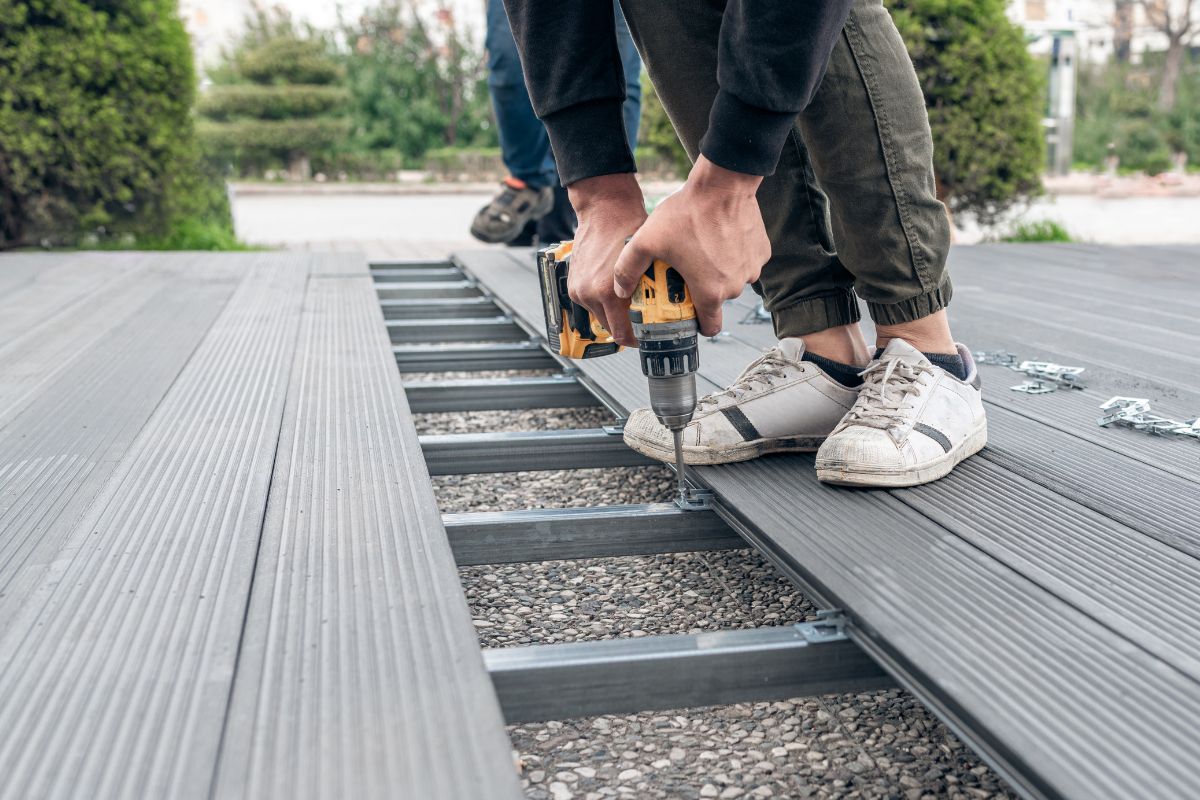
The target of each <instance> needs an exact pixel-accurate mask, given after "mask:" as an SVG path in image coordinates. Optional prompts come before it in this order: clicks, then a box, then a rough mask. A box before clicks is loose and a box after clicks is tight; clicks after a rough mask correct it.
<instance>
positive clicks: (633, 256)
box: [613, 235, 652, 299]
mask: <svg viewBox="0 0 1200 800" xmlns="http://www.w3.org/2000/svg"><path fill="white" fill-rule="evenodd" d="M651 260H652V258H651V256H650V254H649V252H648V251H647V250H646V248H645V247H643V246H642V245H641V244H640V243H639V242H638V237H637V236H636V235H635V236H634V237H633V238H632V239H630V240H629V243H628V244H626V245H625V247H624V248H622V250H621V255H620V256H619V257H618V258H617V263H616V264H615V265H613V292H614V293H615V294H616V295H617V297H621V298H625V299H628V298H629V297H632V296H633V290H634V289H636V288H637V285H638V279H639V278H640V277H641V276H642V275H644V274H645V273H646V267H648V266H649V265H650V261H651Z"/></svg>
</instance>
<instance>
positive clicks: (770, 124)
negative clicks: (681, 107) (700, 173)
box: [700, 89, 796, 175]
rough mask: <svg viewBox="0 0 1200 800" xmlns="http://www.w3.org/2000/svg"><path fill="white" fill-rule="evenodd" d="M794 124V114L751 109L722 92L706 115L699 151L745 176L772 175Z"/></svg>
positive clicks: (717, 163) (749, 106)
mask: <svg viewBox="0 0 1200 800" xmlns="http://www.w3.org/2000/svg"><path fill="white" fill-rule="evenodd" d="M795 121H796V114H795V112H792V111H770V110H768V109H765V108H760V107H758V106H752V105H749V104H748V103H744V102H742V101H741V100H739V99H738V98H737V96H736V95H734V94H731V93H730V92H727V91H725V90H724V89H721V90H720V91H718V92H717V99H716V100H715V101H714V102H713V107H712V111H711V112H709V115H708V132H707V133H705V134H704V138H703V139H701V140H700V152H701V153H703V154H704V156H705V158H707V159H708V160H709V161H711V162H713V163H714V164H716V165H717V166H718V167H724V168H725V169H729V170H733V171H734V172H741V173H744V174H746V175H771V174H774V172H775V167H776V166H778V164H779V154H780V153H781V152H783V145H784V142H786V141H787V136H788V133H790V132H791V130H792V124H793V123H794V122H795Z"/></svg>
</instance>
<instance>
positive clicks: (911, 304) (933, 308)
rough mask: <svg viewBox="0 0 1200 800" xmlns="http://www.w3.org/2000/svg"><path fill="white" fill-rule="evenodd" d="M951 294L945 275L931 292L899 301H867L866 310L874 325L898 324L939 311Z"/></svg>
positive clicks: (945, 304) (948, 302)
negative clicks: (939, 284) (940, 283)
mask: <svg viewBox="0 0 1200 800" xmlns="http://www.w3.org/2000/svg"><path fill="white" fill-rule="evenodd" d="M953 294H954V288H953V286H952V285H951V284H950V278H949V276H947V277H946V278H945V280H943V281H942V285H941V286H939V287H938V288H936V289H934V290H933V291H931V292H926V293H925V294H922V295H917V296H916V297H910V298H909V299H907V300H903V301H901V302H899V303H872V302H868V303H867V310H868V311H869V312H870V314H871V319H873V320H875V324H876V325H899V324H901V323H903V322H912V321H913V320H917V319H921V318H922V317H928V316H929V315H930V314H933V313H934V312H937V311H941V310H942V309H943V308H945V307H946V306H948V305H950V298H951V296H953Z"/></svg>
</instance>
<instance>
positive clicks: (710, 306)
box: [693, 296, 724, 336]
mask: <svg viewBox="0 0 1200 800" xmlns="http://www.w3.org/2000/svg"><path fill="white" fill-rule="evenodd" d="M693 303H694V304H695V306H696V323H697V325H698V326H699V327H700V334H701V335H702V336H716V335H717V334H718V333H720V332H721V323H722V321H723V319H722V313H721V312H722V306H723V305H724V304H723V303H722V302H721V301H720V300H717V301H716V302H711V301H707V300H699V301H697V300H696V299H695V297H694V296H693Z"/></svg>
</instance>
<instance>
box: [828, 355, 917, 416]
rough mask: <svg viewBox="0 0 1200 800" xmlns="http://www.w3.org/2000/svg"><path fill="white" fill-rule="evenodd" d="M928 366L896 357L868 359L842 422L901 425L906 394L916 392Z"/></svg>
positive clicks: (906, 407)
mask: <svg viewBox="0 0 1200 800" xmlns="http://www.w3.org/2000/svg"><path fill="white" fill-rule="evenodd" d="M932 370H933V368H932V367H930V366H928V365H926V364H923V363H921V362H913V361H906V360H903V359H899V358H889V359H887V360H886V361H876V362H874V363H872V364H871V365H870V366H868V367H867V368H866V369H864V370H863V371H862V372H860V373H859V375H861V376H862V379H863V384H862V387H861V388H860V389H859V390H858V400H857V401H856V402H855V403H854V406H853V407H852V408H851V409H850V411H849V412H848V413H847V414H846V418H845V420H844V421H843V425H866V426H867V427H870V428H881V429H883V430H888V429H889V428H894V427H898V426H901V425H903V424H904V423H905V422H906V419H905V415H906V412H907V410H908V404H907V402H906V401H907V399H908V397H909V396H910V395H917V394H920V392H921V390H922V385H921V376H922V375H924V374H925V373H927V372H931V371H932Z"/></svg>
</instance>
